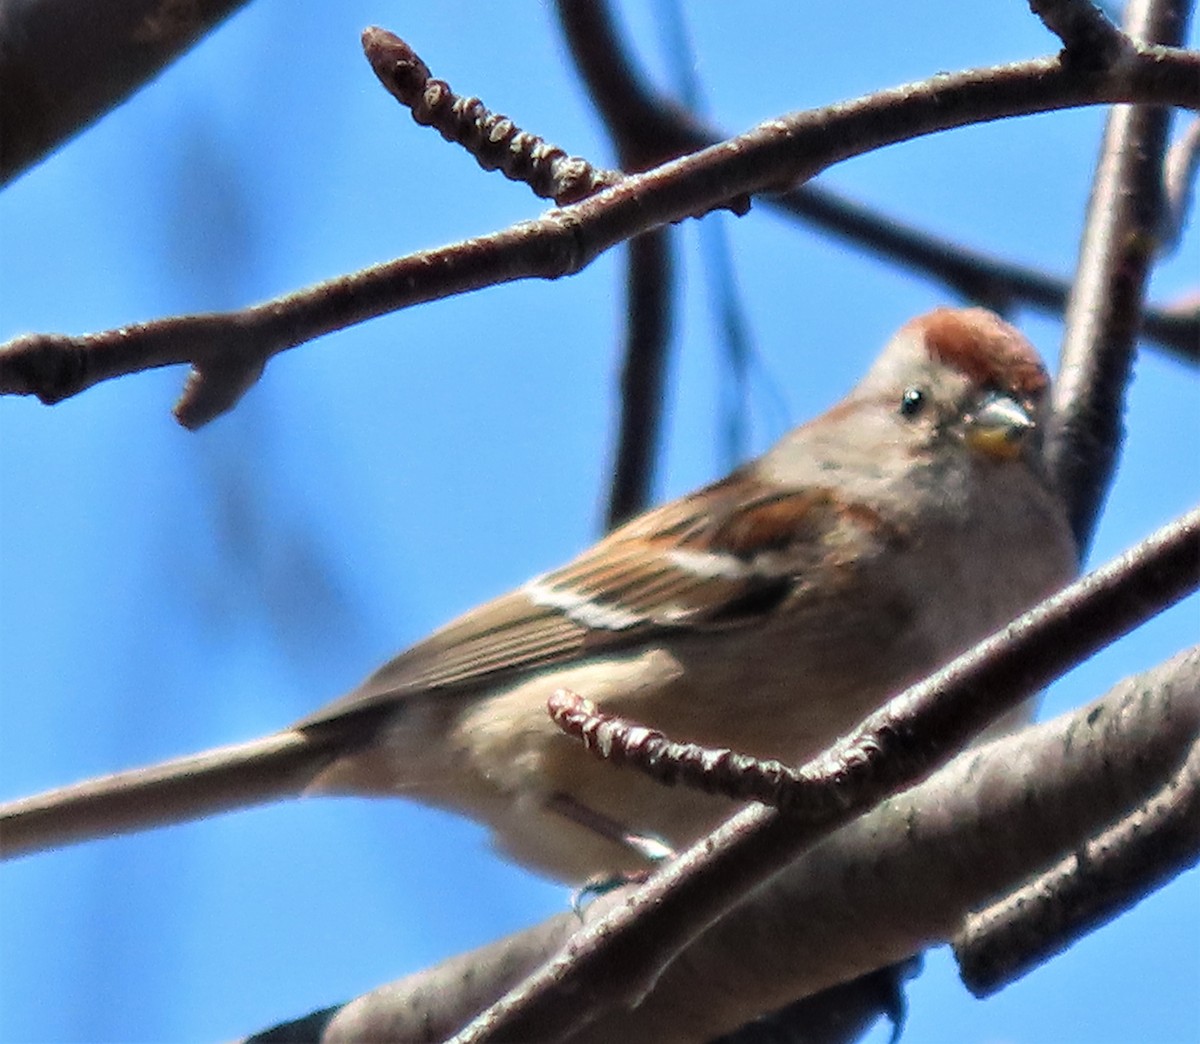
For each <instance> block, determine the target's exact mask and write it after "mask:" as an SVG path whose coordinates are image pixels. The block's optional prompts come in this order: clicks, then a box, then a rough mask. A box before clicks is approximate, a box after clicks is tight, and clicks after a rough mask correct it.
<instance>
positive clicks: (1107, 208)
mask: <svg viewBox="0 0 1200 1044" xmlns="http://www.w3.org/2000/svg"><path fill="white" fill-rule="evenodd" d="M1188 7H1189V4H1188V3H1187V2H1186V0H1130V3H1129V6H1128V8H1127V13H1126V22H1127V28H1128V30H1129V33H1130V35H1131V36H1132V37H1133V38H1134V39H1136V40H1138V41H1150V42H1154V43H1157V42H1160V41H1161V42H1164V43H1168V44H1173V43H1178V42H1179V41H1180V40H1182V39H1183V38H1184V35H1185V33H1186V28H1187V14H1188ZM1169 128H1170V112H1169V111H1168V110H1166V109H1163V108H1159V107H1153V108H1152V107H1149V106H1118V107H1116V108H1114V109H1113V110H1112V112H1111V113H1110V114H1109V117H1108V123H1107V126H1106V128H1105V132H1104V142H1103V144H1102V145H1101V152H1100V161H1099V164H1098V166H1097V169H1096V176H1095V180H1094V182H1093V185H1092V197H1091V202H1090V203H1089V206H1088V215H1087V221H1086V224H1085V227H1084V233H1083V242H1082V243H1081V245H1080V251H1079V265H1078V267H1077V269H1076V273H1075V281H1074V284H1073V286H1072V290H1071V299H1070V301H1069V303H1068V305H1067V323H1066V333H1065V335H1064V339H1063V346H1062V352H1061V355H1060V357H1059V375H1058V380H1057V381H1056V382H1055V385H1054V410H1053V414H1052V416H1051V422H1050V428H1049V432H1048V435H1047V441H1046V459H1047V462H1048V464H1049V467H1050V474H1051V475H1052V476H1053V478H1054V481H1055V484H1056V485H1057V486H1058V488H1059V490H1060V491H1061V493H1062V495H1063V498H1064V500H1065V501H1066V503H1067V509H1068V517H1069V518H1070V521H1071V528H1072V530H1073V531H1074V533H1075V540H1076V543H1077V544H1078V546H1079V549H1080V555H1081V557H1082V556H1083V555H1084V554H1085V553H1086V551H1087V548H1088V545H1089V544H1090V543H1091V537H1092V532H1093V529H1094V528H1095V522H1096V516H1097V515H1098V514H1099V511H1100V507H1101V504H1102V503H1103V501H1104V498H1105V497H1106V496H1107V495H1108V489H1109V486H1110V485H1111V483H1112V475H1113V472H1114V470H1115V469H1116V464H1117V457H1118V454H1119V452H1120V444H1121V438H1122V430H1121V425H1122V417H1123V411H1124V402H1125V390H1126V388H1127V387H1128V384H1129V377H1130V373H1131V370H1132V366H1133V355H1134V352H1135V350H1136V347H1137V334H1138V329H1139V327H1140V325H1141V315H1142V301H1143V298H1144V296H1145V287H1146V280H1147V278H1148V274H1149V271H1150V266H1151V264H1152V263H1153V260H1154V256H1155V253H1156V250H1157V241H1158V235H1159V232H1160V230H1161V228H1162V214H1163V187H1162V170H1163V157H1164V156H1165V154H1166V149H1167V139H1168V130H1169Z"/></svg>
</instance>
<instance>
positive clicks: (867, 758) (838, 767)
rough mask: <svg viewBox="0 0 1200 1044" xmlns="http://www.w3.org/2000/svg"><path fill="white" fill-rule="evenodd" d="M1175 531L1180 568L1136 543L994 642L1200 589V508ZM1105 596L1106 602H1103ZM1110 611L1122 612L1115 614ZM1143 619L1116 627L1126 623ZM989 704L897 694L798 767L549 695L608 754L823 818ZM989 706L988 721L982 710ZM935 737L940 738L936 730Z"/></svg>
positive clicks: (1094, 621)
mask: <svg viewBox="0 0 1200 1044" xmlns="http://www.w3.org/2000/svg"><path fill="white" fill-rule="evenodd" d="M1151 539H1152V540H1154V539H1156V538H1151ZM1175 539H1177V540H1179V541H1180V543H1179V544H1178V545H1177V546H1176V547H1175V550H1173V551H1170V552H1168V553H1169V554H1170V555H1172V556H1173V561H1174V565H1173V566H1168V565H1167V564H1166V563H1165V562H1164V561H1159V560H1156V559H1155V558H1154V557H1153V555H1151V556H1150V557H1146V558H1142V559H1141V561H1140V563H1139V561H1138V559H1139V558H1140V557H1141V556H1142V555H1143V553H1144V552H1143V551H1142V550H1141V549H1137V550H1135V551H1134V552H1132V553H1131V555H1130V556H1127V557H1126V559H1121V560H1118V563H1117V564H1116V565H1109V566H1107V567H1105V568H1104V569H1101V570H1097V571H1096V572H1094V573H1092V574H1089V575H1088V576H1085V577H1083V578H1082V579H1080V580H1078V581H1076V582H1075V583H1074V584H1072V585H1071V586H1070V587H1068V588H1066V589H1065V590H1063V591H1062V592H1061V593H1059V594H1057V595H1055V596H1054V597H1053V598H1050V599H1048V600H1047V601H1046V602H1043V603H1042V605H1040V606H1039V607H1038V608H1037V609H1035V610H1033V611H1032V612H1031V613H1029V614H1028V615H1027V616H1026V617H1022V619H1021V620H1020V621H1019V622H1018V623H1017V624H1014V625H1013V626H1011V627H1009V628H1006V629H1005V630H1004V631H1003V632H1001V633H1000V634H998V635H996V636H994V639H993V640H995V641H997V642H1012V643H1019V642H1021V641H1028V640H1029V638H1028V637H1027V635H1028V633H1031V632H1032V633H1033V634H1035V638H1034V642H1035V647H1037V646H1040V644H1041V643H1042V642H1044V641H1046V640H1047V639H1045V638H1044V637H1041V631H1040V628H1044V627H1045V626H1046V625H1045V624H1043V623H1038V622H1037V619H1038V618H1039V617H1045V618H1052V619H1054V620H1057V621H1058V624H1056V625H1054V626H1059V627H1061V628H1062V630H1063V633H1062V634H1061V635H1060V636H1059V638H1058V639H1057V640H1058V641H1060V642H1062V643H1063V647H1064V648H1068V647H1072V646H1075V645H1078V644H1079V643H1080V642H1081V641H1085V639H1083V638H1082V637H1081V636H1079V635H1078V630H1079V629H1080V628H1084V627H1088V628H1090V627H1095V628H1096V633H1098V634H1108V633H1110V631H1111V630H1112V628H1113V626H1114V623H1113V621H1114V620H1125V619H1126V617H1125V616H1124V613H1125V612H1126V611H1127V610H1126V609H1125V607H1123V606H1120V605H1118V604H1117V603H1121V602H1125V601H1131V600H1133V601H1140V600H1141V599H1143V598H1145V599H1146V601H1145V603H1144V606H1145V608H1146V609H1148V610H1150V611H1152V612H1158V611H1161V609H1162V608H1165V606H1166V605H1167V604H1171V603H1173V602H1174V601H1177V600H1178V599H1179V598H1182V597H1184V596H1186V595H1187V594H1189V593H1191V591H1193V590H1195V589H1196V588H1197V587H1200V509H1197V510H1196V511H1194V512H1192V514H1191V515H1188V516H1184V518H1183V519H1181V520H1180V523H1179V524H1178V536H1177V537H1176V538H1175ZM1149 543H1150V542H1149V541H1148V542H1147V544H1149ZM1166 546H1168V545H1163V547H1164V548H1165V547H1166ZM1175 567H1178V568H1179V570H1180V572H1179V574H1178V576H1177V577H1176V578H1175V579H1176V581H1177V582H1178V583H1179V584H1180V585H1181V586H1179V587H1178V588H1176V587H1174V585H1173V584H1172V585H1170V586H1169V587H1166V588H1162V591H1163V597H1165V601H1163V602H1160V601H1159V597H1160V596H1159V595H1156V594H1154V593H1153V592H1154V591H1155V590H1158V589H1159V585H1160V584H1161V583H1162V579H1163V578H1162V577H1159V576H1157V575H1156V574H1157V573H1158V572H1160V571H1161V570H1163V569H1165V568H1175ZM1103 599H1111V600H1112V604H1111V605H1108V603H1103V601H1102V600H1103ZM1098 601H1101V602H1102V604H1100V605H1099V606H1097V602H1098ZM1106 612H1111V613H1113V614H1115V615H1114V616H1113V617H1107V616H1106V615H1105V614H1106ZM1138 622H1140V621H1139V620H1135V621H1133V623H1128V622H1126V623H1118V624H1116V626H1117V627H1118V628H1119V629H1120V630H1125V629H1127V628H1128V627H1130V626H1134V625H1136V623H1138ZM977 648H978V647H977ZM980 700H982V703H981V702H980ZM943 701H944V702H943ZM986 704H987V700H986V698H983V697H979V698H977V699H976V702H975V703H974V704H973V707H972V708H971V712H970V713H964V712H963V710H962V709H960V708H959V707H957V706H956V704H955V701H954V700H952V699H951V698H949V697H948V696H942V695H938V694H937V693H936V691H935V692H934V694H933V695H932V696H930V697H929V698H928V699H927V700H926V705H924V706H921V707H918V706H916V701H915V700H914V701H912V702H911V703H909V704H902V703H901V701H900V700H896V701H895V703H894V704H888V705H887V706H886V707H884V708H883V709H881V710H880V711H878V712H876V713H875V714H874V715H872V716H871V717H870V718H868V719H867V720H866V721H865V722H864V723H863V724H862V725H861V726H860V727H859V728H858V729H856V730H855V732H854V733H852V734H851V735H850V736H849V737H848V738H846V739H845V740H843V741H841V742H839V743H838V744H837V745H836V746H835V747H833V748H832V749H831V750H830V751H829V752H828V753H827V754H826V755H823V756H822V757H819V758H815V759H813V760H812V761H810V762H808V763H807V764H805V765H802V766H801V767H799V768H795V767H793V766H790V765H786V764H784V763H783V762H780V761H776V760H774V759H760V758H755V757H752V756H750V755H748V754H742V753H739V752H737V751H733V750H729V749H728V748H724V747H719V748H714V747H703V746H701V745H699V744H697V743H681V742H676V741H673V740H671V739H669V738H668V737H667V736H665V735H664V734H663V733H662V732H660V731H658V730H657V729H651V728H647V727H646V726H644V725H640V724H638V723H637V722H633V721H628V720H626V719H623V718H618V717H616V716H615V715H612V714H605V713H603V712H601V711H599V710H597V709H596V707H595V706H594V705H593V704H592V703H591V702H590V701H589V700H587V699H585V698H584V697H582V696H580V695H578V694H577V693H573V692H569V691H567V690H565V689H560V690H558V691H557V692H555V693H553V694H552V695H551V696H550V697H549V699H548V701H547V706H548V709H549V713H550V717H551V718H552V719H553V720H554V723H555V724H556V725H558V727H559V728H560V729H562V730H563V731H564V732H565V733H567V735H569V736H574V737H576V738H577V739H579V740H580V741H581V742H582V743H583V745H584V747H585V748H586V749H587V750H589V751H591V752H592V753H593V754H595V755H596V756H597V757H598V758H600V759H601V760H604V761H610V762H612V763H613V764H614V765H628V766H631V767H633V768H636V769H638V770H639V771H640V772H643V773H645V774H646V775H648V776H651V777H652V778H654V779H656V780H658V781H659V782H660V783H663V784H664V785H666V786H675V785H683V786H688V787H694V788H696V789H698V790H703V791H706V792H708V793H710V794H721V795H723V796H725V797H729V798H734V799H736V800H739V801H745V800H748V799H749V800H754V801H759V802H762V803H763V804H765V805H770V806H772V807H774V808H778V809H781V810H782V811H784V812H787V813H788V814H790V815H797V814H799V815H801V816H803V817H806V818H807V817H810V816H815V817H818V818H820V817H824V816H826V815H828V814H830V812H831V811H833V810H836V809H839V808H852V807H859V806H860V805H861V804H862V803H863V801H864V799H863V797H862V796H861V793H860V791H870V792H874V791H875V790H876V789H877V788H878V787H879V785H880V780H881V778H883V777H887V776H889V774H892V773H894V774H896V776H897V778H900V779H902V780H903V779H908V778H909V777H910V776H919V775H920V774H921V773H922V772H923V771H925V770H924V769H923V768H922V767H921V763H922V762H923V761H924V760H925V759H927V758H928V757H929V756H930V753H931V751H932V750H933V749H934V748H935V747H941V746H943V745H946V746H948V747H949V748H950V749H951V750H954V749H958V748H959V747H961V746H962V745H963V744H965V743H966V742H967V741H968V740H969V739H970V738H971V736H972V735H974V734H975V733H977V732H978V731H979V730H980V729H982V728H983V727H984V726H985V725H986V724H987V723H988V722H989V721H991V720H993V719H994V718H995V717H997V716H998V715H999V714H1000V713H1001V712H1002V711H1003V709H1006V708H997V707H987V708H986V709H984V707H985V705H986ZM981 710H983V713H984V716H983V718H982V720H981V719H980V718H979V716H978V712H980V711H981ZM935 736H936V737H937V738H936V739H932V738H931V737H935ZM884 786H885V788H886V789H888V790H889V791H890V790H891V789H892V786H893V783H892V782H891V781H888V782H886V783H885V784H884Z"/></svg>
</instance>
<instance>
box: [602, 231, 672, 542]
mask: <svg viewBox="0 0 1200 1044" xmlns="http://www.w3.org/2000/svg"><path fill="white" fill-rule="evenodd" d="M673 267H674V266H673V263H672V259H671V230H670V229H669V228H659V229H655V230H654V231H653V232H644V233H642V235H640V236H636V237H635V238H633V239H631V240H630V241H629V247H628V254H627V256H626V265H625V271H626V275H625V297H626V300H627V301H628V307H627V309H626V314H627V315H628V317H629V318H628V321H627V324H626V329H625V351H624V353H623V356H624V358H623V361H622V364H621V419H620V424H619V426H618V429H617V432H618V434H617V445H616V449H615V452H614V457H613V466H612V480H611V482H610V483H609V493H608V507H607V509H606V511H605V518H604V525H605V528H606V529H614V528H616V527H617V526H619V525H620V524H621V523H622V522H624V521H626V520H627V519H630V518H632V517H633V516H634V515H636V514H638V512H640V511H643V510H645V508H646V507H647V505H648V504H649V503H650V494H651V490H652V488H653V485H654V464H655V461H657V459H658V447H659V444H660V442H661V440H662V413H663V399H664V397H665V394H666V381H667V344H668V341H669V339H670V335H671V318H672V312H673V305H672V294H671V285H672V282H673V278H672V276H673Z"/></svg>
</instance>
